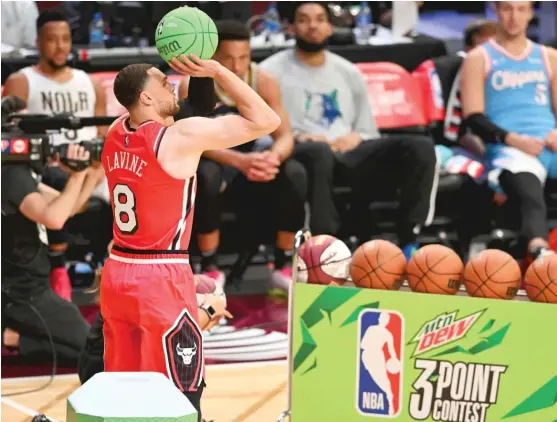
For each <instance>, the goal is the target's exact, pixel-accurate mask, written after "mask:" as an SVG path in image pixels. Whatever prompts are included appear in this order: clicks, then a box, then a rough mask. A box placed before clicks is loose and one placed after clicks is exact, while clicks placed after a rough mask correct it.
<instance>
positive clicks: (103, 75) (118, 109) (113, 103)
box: [91, 72, 183, 116]
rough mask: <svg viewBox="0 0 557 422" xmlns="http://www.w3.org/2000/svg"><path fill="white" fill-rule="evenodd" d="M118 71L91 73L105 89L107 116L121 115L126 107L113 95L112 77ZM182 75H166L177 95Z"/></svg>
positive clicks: (113, 77)
mask: <svg viewBox="0 0 557 422" xmlns="http://www.w3.org/2000/svg"><path fill="white" fill-rule="evenodd" d="M117 74H118V72H97V73H91V76H92V77H93V78H95V79H97V80H98V81H99V82H100V83H101V85H102V87H103V88H104V90H105V95H106V109H107V115H108V116H121V115H122V114H124V113H126V109H125V108H124V107H123V106H122V105H121V104H120V103H119V102H118V100H117V99H116V96H115V95H114V90H113V87H114V79H115V78H116V75H117ZM182 78H183V76H181V75H168V81H169V82H170V83H171V84H172V85H174V87H175V88H176V95H178V86H179V85H180V81H181V80H182Z"/></svg>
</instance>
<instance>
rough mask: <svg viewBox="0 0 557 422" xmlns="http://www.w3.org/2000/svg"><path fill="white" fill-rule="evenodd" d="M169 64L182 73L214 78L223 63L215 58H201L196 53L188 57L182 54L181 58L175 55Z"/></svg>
mask: <svg viewBox="0 0 557 422" xmlns="http://www.w3.org/2000/svg"><path fill="white" fill-rule="evenodd" d="M168 65H169V66H170V67H171V68H172V69H173V70H174V71H175V72H178V73H180V74H182V75H187V76H194V77H196V78H214V77H215V75H216V74H217V72H218V71H219V69H220V67H221V64H220V63H219V62H217V61H215V60H201V59H200V58H199V57H197V56H196V55H195V54H191V55H190V57H189V58H188V57H187V56H186V55H185V54H182V55H181V56H180V58H179V59H178V58H176V57H173V58H172V60H171V61H170V62H168Z"/></svg>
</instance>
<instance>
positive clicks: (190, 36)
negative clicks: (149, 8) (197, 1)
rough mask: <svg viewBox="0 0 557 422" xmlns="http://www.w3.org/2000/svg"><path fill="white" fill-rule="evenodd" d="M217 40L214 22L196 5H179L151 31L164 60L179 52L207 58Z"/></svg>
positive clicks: (175, 55)
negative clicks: (154, 31) (154, 30)
mask: <svg viewBox="0 0 557 422" xmlns="http://www.w3.org/2000/svg"><path fill="white" fill-rule="evenodd" d="M218 42H219V36H218V33H217V27H216V26H215V22H213V20H212V19H211V18H210V17H209V16H207V14H206V13H205V12H202V11H201V10H199V9H198V8H196V7H179V8H178V9H174V10H172V11H170V12H168V13H167V14H166V15H165V16H164V17H163V18H162V19H161V21H160V22H159V24H158V26H157V30H156V33H155V44H156V46H157V50H158V52H159V54H160V56H161V57H162V58H163V60H164V61H166V62H169V61H171V60H172V58H173V57H179V56H180V55H181V54H185V55H186V56H189V55H190V54H195V55H196V56H197V57H199V58H200V59H203V60H207V59H210V58H211V57H213V54H214V53H215V50H216V49H217V44H218Z"/></svg>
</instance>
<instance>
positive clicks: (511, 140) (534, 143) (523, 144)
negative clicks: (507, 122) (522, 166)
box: [505, 132, 545, 157]
mask: <svg viewBox="0 0 557 422" xmlns="http://www.w3.org/2000/svg"><path fill="white" fill-rule="evenodd" d="M505 143H506V144H507V145H509V146H511V147H514V148H517V149H519V150H521V151H523V152H525V153H526V154H529V155H533V156H534V157H536V156H538V155H539V154H540V153H541V152H542V151H543V148H544V146H545V143H544V141H543V140H541V139H539V138H534V137H532V136H527V135H519V134H518V133H513V132H511V133H509V134H508V135H507V136H506V138H505Z"/></svg>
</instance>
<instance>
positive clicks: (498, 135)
mask: <svg viewBox="0 0 557 422" xmlns="http://www.w3.org/2000/svg"><path fill="white" fill-rule="evenodd" d="M466 124H467V126H468V127H469V128H470V129H471V130H472V132H474V134H476V135H478V136H479V137H480V138H481V139H482V140H483V141H484V142H485V143H486V144H504V143H505V137H506V136H507V134H508V133H509V132H508V131H506V130H505V129H503V128H500V127H499V126H497V125H496V124H495V123H493V122H492V121H490V120H489V119H488V118H487V117H486V116H485V115H484V114H482V113H474V114H472V115H470V116H468V119H466Z"/></svg>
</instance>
